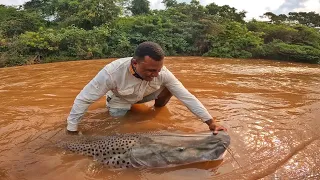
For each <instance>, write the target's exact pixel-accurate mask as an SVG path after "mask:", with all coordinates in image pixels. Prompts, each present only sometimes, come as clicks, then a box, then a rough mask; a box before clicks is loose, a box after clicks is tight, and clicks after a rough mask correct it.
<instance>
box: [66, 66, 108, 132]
mask: <svg viewBox="0 0 320 180" xmlns="http://www.w3.org/2000/svg"><path fill="white" fill-rule="evenodd" d="M112 87H113V82H112V80H111V77H110V75H109V74H108V72H107V70H106V69H105V68H103V69H102V70H101V71H100V72H99V73H98V74H97V75H96V76H95V77H94V78H93V79H92V80H91V81H90V82H89V83H88V84H87V85H86V86H85V87H84V88H83V89H82V90H81V92H80V93H79V94H78V95H77V97H76V98H75V100H74V104H73V106H72V109H71V112H70V114H69V116H68V118H67V123H68V125H67V130H68V131H77V130H78V124H79V123H80V121H81V119H82V117H83V115H84V114H85V112H86V111H87V109H88V107H89V106H90V104H92V103H93V102H95V101H96V100H98V99H100V98H101V97H102V96H103V95H105V94H106V93H107V92H108V91H109V90H110V89H111V88H112Z"/></svg>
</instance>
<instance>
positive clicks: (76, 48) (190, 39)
mask: <svg viewBox="0 0 320 180" xmlns="http://www.w3.org/2000/svg"><path fill="white" fill-rule="evenodd" d="M162 3H163V4H164V5H165V7H166V8H165V9H163V10H151V9H150V3H149V1H148V0H31V1H28V2H26V3H25V4H23V5H21V6H19V7H11V6H4V5H0V22H1V23H0V67H7V66H17V65H24V64H33V63H46V62H56V61H67V60H79V59H96V58H108V57H124V56H132V54H133V52H134V49H135V47H136V46H137V45H138V44H139V43H141V42H143V41H155V42H157V43H159V44H160V45H161V46H162V47H163V49H164V50H165V52H166V54H167V55H168V56H185V55H187V56H211V57H223V58H263V59H274V60H285V61H295V62H305V63H320V32H319V29H318V27H319V26H320V15H319V14H317V13H315V12H290V13H288V14H287V15H285V14H280V15H276V14H273V13H272V12H265V13H264V14H263V16H264V17H266V18H268V19H269V20H268V21H258V20H256V19H252V20H250V21H245V20H244V19H245V17H246V12H245V11H238V10H237V9H235V8H233V7H230V6H228V5H224V6H218V5H216V4H215V3H211V4H209V5H206V6H203V5H200V3H199V1H198V0H192V1H191V2H190V3H178V2H177V1H176V0H163V1H162Z"/></svg>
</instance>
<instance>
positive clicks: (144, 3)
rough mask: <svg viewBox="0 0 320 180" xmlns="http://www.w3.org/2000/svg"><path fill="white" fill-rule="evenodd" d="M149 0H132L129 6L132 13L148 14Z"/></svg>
mask: <svg viewBox="0 0 320 180" xmlns="http://www.w3.org/2000/svg"><path fill="white" fill-rule="evenodd" d="M149 5H150V2H149V1H148V0H132V2H131V7H130V8H129V9H130V11H131V12H132V15H134V16H135V15H141V14H148V13H149V12H150V8H149Z"/></svg>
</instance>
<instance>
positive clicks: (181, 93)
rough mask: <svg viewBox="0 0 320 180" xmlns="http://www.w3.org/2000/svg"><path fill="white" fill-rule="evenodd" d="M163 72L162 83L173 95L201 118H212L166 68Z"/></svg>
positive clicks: (204, 119) (205, 119)
mask: <svg viewBox="0 0 320 180" xmlns="http://www.w3.org/2000/svg"><path fill="white" fill-rule="evenodd" d="M165 74H166V75H165V78H164V85H165V87H166V88H167V89H168V90H169V91H170V92H171V93H172V95H173V96H175V97H176V98H177V99H179V100H180V101H181V102H182V103H183V104H184V105H185V106H186V107H187V108H188V109H189V110H190V111H191V112H192V113H193V114H195V115H196V116H197V117H198V118H200V119H201V120H203V121H207V120H210V119H212V116H211V115H210V114H209V112H208V110H207V109H206V108H205V107H204V106H203V104H202V103H201V102H200V101H199V100H198V99H197V98H196V97H195V96H194V95H193V94H191V93H190V92H189V91H188V90H187V89H186V88H185V87H184V86H183V84H182V83H181V82H180V81H179V80H178V79H177V78H176V77H175V76H174V75H173V74H172V73H171V72H170V71H169V70H168V69H166V71H165Z"/></svg>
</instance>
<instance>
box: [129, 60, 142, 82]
mask: <svg viewBox="0 0 320 180" xmlns="http://www.w3.org/2000/svg"><path fill="white" fill-rule="evenodd" d="M129 71H130V73H131V74H132V75H133V76H134V77H136V78H138V79H141V80H143V78H142V77H141V76H140V75H139V74H138V73H137V72H136V69H135V67H134V66H133V64H132V60H131V63H130V67H129Z"/></svg>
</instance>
